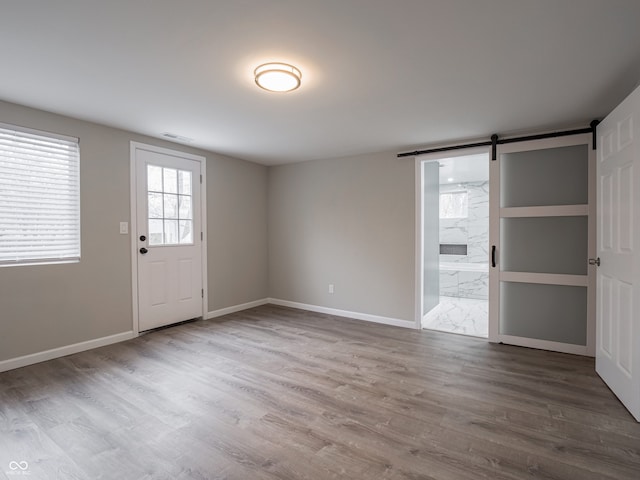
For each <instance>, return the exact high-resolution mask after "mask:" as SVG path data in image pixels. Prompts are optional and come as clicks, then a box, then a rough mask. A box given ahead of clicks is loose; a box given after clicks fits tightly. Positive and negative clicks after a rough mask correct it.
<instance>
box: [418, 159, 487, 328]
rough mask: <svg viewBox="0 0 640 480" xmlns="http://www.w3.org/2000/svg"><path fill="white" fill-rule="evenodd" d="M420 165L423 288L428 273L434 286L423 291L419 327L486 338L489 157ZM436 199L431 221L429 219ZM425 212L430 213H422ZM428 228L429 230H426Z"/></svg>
mask: <svg viewBox="0 0 640 480" xmlns="http://www.w3.org/2000/svg"><path fill="white" fill-rule="evenodd" d="M423 165H424V169H423V202H424V203H423V205H424V207H425V208H424V209H423V210H424V215H425V219H424V220H425V221H424V223H425V235H424V242H423V243H424V245H423V252H424V258H425V271H424V283H425V289H427V288H428V287H427V285H426V284H427V283H429V279H431V282H430V283H431V284H432V285H436V284H437V288H436V292H434V295H432V300H428V299H427V294H425V308H424V310H423V313H424V316H423V320H422V327H423V328H426V329H431V330H439V331H444V332H451V333H458V334H463V335H472V336H477V337H484V338H486V337H488V324H489V315H488V303H489V302H488V285H489V157H488V155H487V154H477V155H467V156H460V157H453V158H443V159H439V160H438V161H432V162H424V164H423ZM436 169H437V170H436ZM436 171H437V173H436ZM436 175H437V183H436V179H435V177H436ZM436 199H437V204H438V205H437V210H438V213H437V217H438V218H437V222H435V221H434V220H433V217H434V216H435V215H436V213H435V207H434V203H435V200H436ZM427 203H430V204H431V206H427ZM429 212H431V218H430V219H427V216H428V215H429ZM429 229H431V231H432V232H433V233H432V234H429V233H428V231H429ZM436 232H437V233H436ZM435 237H437V238H435ZM436 249H437V251H435V250H436ZM429 258H431V259H432V261H431V262H429V260H428V259H429ZM434 269H437V272H435V271H434ZM436 276H437V277H436Z"/></svg>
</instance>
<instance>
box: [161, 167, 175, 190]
mask: <svg viewBox="0 0 640 480" xmlns="http://www.w3.org/2000/svg"><path fill="white" fill-rule="evenodd" d="M162 170H163V176H164V183H163V188H162V191H163V192H165V193H178V171H177V170H175V169H173V168H163V169H162Z"/></svg>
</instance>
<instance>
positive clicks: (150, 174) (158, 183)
mask: <svg viewBox="0 0 640 480" xmlns="http://www.w3.org/2000/svg"><path fill="white" fill-rule="evenodd" d="M147 190H149V191H150V192H161V191H162V167H158V166H156V165H147Z"/></svg>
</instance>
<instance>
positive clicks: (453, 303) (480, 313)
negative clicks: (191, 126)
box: [422, 296, 489, 338]
mask: <svg viewBox="0 0 640 480" xmlns="http://www.w3.org/2000/svg"><path fill="white" fill-rule="evenodd" d="M488 307H489V302H488V301H487V300H476V299H473V298H460V297H442V296H441V297H440V304H438V305H437V306H436V307H435V308H434V309H433V310H431V311H430V312H429V313H427V314H426V315H425V316H424V318H423V319H422V328H428V329H431V330H440V331H442V332H451V333H461V334H464V335H473V336H475V337H484V338H486V337H488V335H489V310H488Z"/></svg>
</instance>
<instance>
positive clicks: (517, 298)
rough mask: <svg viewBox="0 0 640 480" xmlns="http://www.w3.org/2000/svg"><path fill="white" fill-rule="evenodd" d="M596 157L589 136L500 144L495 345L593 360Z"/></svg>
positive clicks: (494, 206) (494, 204)
mask: <svg viewBox="0 0 640 480" xmlns="http://www.w3.org/2000/svg"><path fill="white" fill-rule="evenodd" d="M595 160H596V159H595V154H594V152H593V150H592V148H591V136H590V135H571V136H567V137H560V138H552V139H544V140H533V141H528V142H517V143H509V144H505V145H500V146H499V147H498V155H497V158H496V160H495V161H492V162H491V188H490V192H491V199H490V204H491V207H490V210H491V213H490V216H491V225H492V226H491V235H490V237H491V254H490V257H491V260H490V261H491V269H490V280H489V282H490V289H489V295H490V305H489V313H490V320H489V338H490V341H493V342H502V343H508V344H512V345H521V346H526V347H532V348H540V349H545V350H554V351H559V352H566V353H573V354H579V355H591V356H593V355H594V350H595V339H594V336H595V308H594V302H593V298H594V290H595V272H593V270H592V269H590V268H589V267H588V259H589V258H590V257H592V256H594V254H595V242H594V240H595V238H594V237H595V228H594V227H595V188H593V187H594V186H595V182H594V180H595V176H594V173H595V172H594V164H595Z"/></svg>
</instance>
